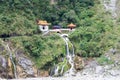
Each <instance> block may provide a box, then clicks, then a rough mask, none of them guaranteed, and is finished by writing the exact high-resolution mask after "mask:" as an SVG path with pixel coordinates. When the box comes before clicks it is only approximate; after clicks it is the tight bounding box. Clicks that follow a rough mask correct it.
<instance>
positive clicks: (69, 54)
mask: <svg viewBox="0 0 120 80" xmlns="http://www.w3.org/2000/svg"><path fill="white" fill-rule="evenodd" d="M66 35H67V34H62V35H61V37H62V39H63V40H64V42H65V44H66V53H67V54H66V58H67V60H68V62H69V64H70V65H71V68H70V69H69V70H68V71H67V72H66V73H65V76H72V75H75V73H74V72H75V68H74V47H73V44H72V43H71V42H70V40H69V39H68V37H67V36H66ZM69 43H71V45H72V52H70V49H69Z"/></svg>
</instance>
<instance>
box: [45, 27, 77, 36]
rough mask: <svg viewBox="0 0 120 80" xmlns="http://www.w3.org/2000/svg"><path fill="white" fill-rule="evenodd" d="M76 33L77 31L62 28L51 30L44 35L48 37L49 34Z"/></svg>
mask: <svg viewBox="0 0 120 80" xmlns="http://www.w3.org/2000/svg"><path fill="white" fill-rule="evenodd" d="M73 31H75V29H70V28H67V29H64V28H61V29H49V30H48V31H44V32H43V35H48V34H52V33H62V34H64V33H69V32H73Z"/></svg>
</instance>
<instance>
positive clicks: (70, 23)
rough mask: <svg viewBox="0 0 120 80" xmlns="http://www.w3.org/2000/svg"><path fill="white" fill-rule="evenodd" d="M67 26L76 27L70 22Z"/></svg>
mask: <svg viewBox="0 0 120 80" xmlns="http://www.w3.org/2000/svg"><path fill="white" fill-rule="evenodd" d="M68 27H70V28H73V27H76V25H75V24H73V23H70V24H69V25H68Z"/></svg>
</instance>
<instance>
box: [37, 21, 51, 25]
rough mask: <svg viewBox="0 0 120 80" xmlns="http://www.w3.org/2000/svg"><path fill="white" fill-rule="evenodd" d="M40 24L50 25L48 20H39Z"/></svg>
mask: <svg viewBox="0 0 120 80" xmlns="http://www.w3.org/2000/svg"><path fill="white" fill-rule="evenodd" d="M38 25H49V23H48V22H47V21H43V20H39V21H38Z"/></svg>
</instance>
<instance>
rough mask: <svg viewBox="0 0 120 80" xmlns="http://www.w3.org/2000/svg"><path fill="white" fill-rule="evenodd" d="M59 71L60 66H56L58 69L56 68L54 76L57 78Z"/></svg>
mask: <svg viewBox="0 0 120 80" xmlns="http://www.w3.org/2000/svg"><path fill="white" fill-rule="evenodd" d="M58 70H59V66H56V68H55V72H54V75H55V76H57V75H58Z"/></svg>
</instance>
